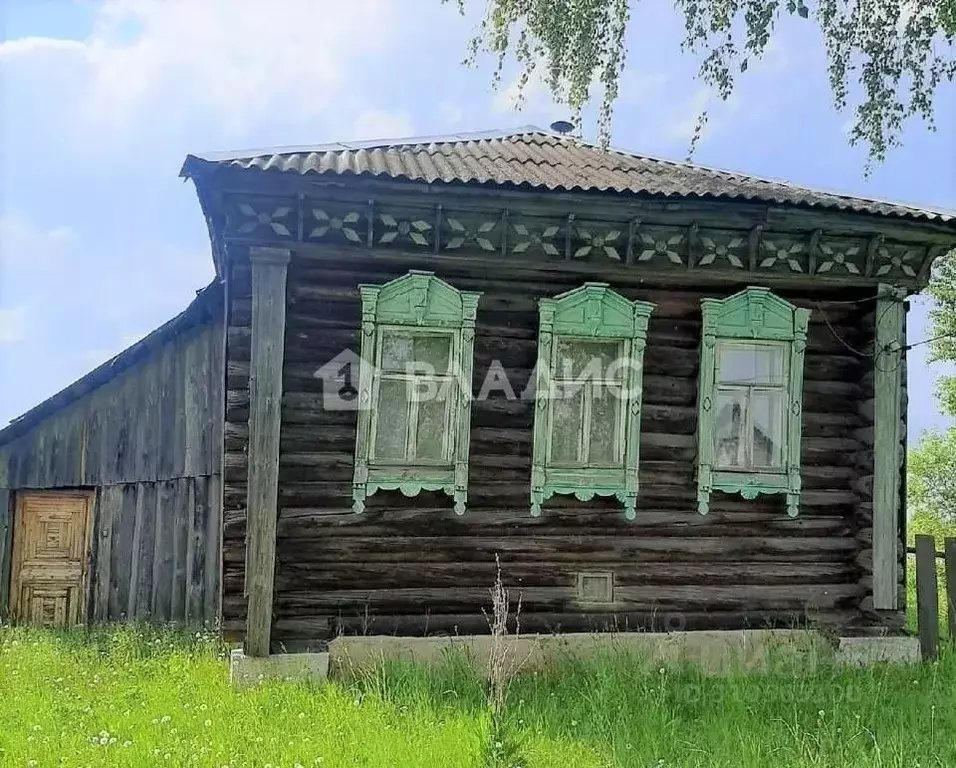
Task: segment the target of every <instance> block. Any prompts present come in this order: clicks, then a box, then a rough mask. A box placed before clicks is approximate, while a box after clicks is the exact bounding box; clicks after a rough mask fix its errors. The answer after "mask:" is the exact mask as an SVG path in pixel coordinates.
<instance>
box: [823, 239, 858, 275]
mask: <svg viewBox="0 0 956 768" xmlns="http://www.w3.org/2000/svg"><path fill="white" fill-rule="evenodd" d="M818 249H819V251H820V253H819V255H818V256H817V269H816V273H817V274H831V275H834V276H835V275H839V274H844V275H856V276H862V275H864V274H865V272H864V270H865V269H866V243H864V242H863V241H862V240H851V239H849V238H843V237H841V238H832V239H829V240H823V241H821V242H820V245H819V246H818Z"/></svg>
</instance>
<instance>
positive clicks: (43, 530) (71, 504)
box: [10, 490, 93, 627]
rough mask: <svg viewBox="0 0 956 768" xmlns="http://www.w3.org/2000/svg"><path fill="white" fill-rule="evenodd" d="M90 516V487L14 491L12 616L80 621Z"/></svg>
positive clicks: (55, 622) (42, 621) (37, 621)
mask: <svg viewBox="0 0 956 768" xmlns="http://www.w3.org/2000/svg"><path fill="white" fill-rule="evenodd" d="M92 516H93V493H92V492H91V491H73V490H71V491H27V492H22V493H17V494H16V506H15V511H14V519H13V525H14V528H13V552H12V558H11V570H10V616H11V618H12V619H13V620H14V621H15V622H19V623H23V624H34V625H38V626H50V627H68V626H73V625H76V624H82V623H83V620H84V609H83V606H85V605H86V597H87V590H88V581H89V579H88V572H89V552H90V536H91V534H92V527H93V522H92Z"/></svg>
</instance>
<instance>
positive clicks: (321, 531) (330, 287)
mask: <svg viewBox="0 0 956 768" xmlns="http://www.w3.org/2000/svg"><path fill="white" fill-rule="evenodd" d="M410 268H417V269H434V270H435V271H436V273H437V274H438V275H439V276H440V277H442V278H443V279H446V280H448V281H449V282H451V283H452V284H453V285H455V286H456V287H457V288H460V289H463V290H477V291H483V292H484V295H483V296H482V299H481V301H480V303H479V308H478V329H477V336H476V341H475V375H474V382H473V389H474V392H475V393H477V392H478V390H479V388H480V386H481V383H482V381H483V379H484V377H485V375H486V373H487V371H488V367H489V365H490V364H491V362H492V361H493V360H495V359H498V360H500V361H501V363H502V364H503V365H504V367H505V369H506V370H507V371H508V372H509V376H510V378H511V381H512V382H513V384H514V387H515V390H516V392H519V393H520V391H521V390H522V389H523V388H524V387H525V385H526V384H527V382H528V379H529V376H530V373H531V370H532V368H533V366H534V363H535V358H536V344H537V301H538V299H539V298H541V297H545V296H554V295H555V294H558V293H560V292H562V291H565V290H568V289H571V288H574V287H575V286H577V285H579V284H580V283H581V282H582V281H583V280H585V279H587V278H586V277H585V276H583V275H582V276H577V275H571V274H568V273H567V272H560V271H557V270H549V269H547V268H546V267H544V268H537V269H531V268H524V269H522V268H521V267H520V266H515V265H514V264H511V265H502V266H501V267H500V268H495V269H487V270H482V271H478V270H475V269H474V268H471V267H469V266H468V265H467V264H466V263H462V264H460V265H454V264H450V263H449V262H443V263H441V264H439V265H437V267H436V265H435V263H434V262H430V261H428V260H427V259H424V258H422V257H421V256H417V255H412V254H409V255H408V257H407V258H404V259H402V260H401V261H400V262H399V261H398V260H390V261H385V260H376V259H372V258H370V257H368V256H367V255H360V254H357V253H355V252H349V253H338V254H337V253H335V252H334V251H331V250H327V251H317V250H311V251H309V252H306V253H296V254H294V256H293V261H292V264H291V267H290V274H289V305H288V310H287V319H288V322H287V331H286V354H285V363H284V368H283V374H284V380H283V391H284V394H283V400H282V433H281V457H280V487H279V505H280V514H279V526H278V545H277V546H278V553H277V572H276V595H275V602H274V613H275V619H276V621H275V624H274V628H273V638H274V644H275V643H282V644H284V645H286V646H287V647H289V646H291V645H294V644H296V643H304V644H308V643H310V642H313V641H316V640H320V639H321V638H323V637H328V636H330V635H332V634H335V633H342V632H345V633H351V632H384V633H395V632H397V633H401V634H421V633H431V632H455V631H458V632H481V631H487V624H486V620H485V618H484V616H483V615H482V614H481V608H482V607H484V608H487V604H488V602H489V600H488V597H489V595H488V588H489V586H490V585H491V583H492V580H493V577H494V567H495V566H494V557H495V553H500V556H501V560H502V570H503V577H504V580H505V583H506V586H508V587H509V588H510V589H511V590H512V596H513V597H515V596H516V595H517V593H519V592H520V594H521V598H522V611H523V616H522V622H521V623H522V627H523V628H524V629H528V630H543V631H550V630H556V629H564V630H581V629H587V628H611V627H617V628H628V627H629V628H637V627H669V628H687V629H694V628H725V627H726V628H730V627H747V626H749V627H760V626H767V625H775V626H781V625H782V626H791V625H794V624H799V623H803V622H806V621H808V620H809V621H812V622H815V623H818V624H832V625H839V626H842V627H846V626H851V625H859V624H869V623H874V622H877V621H884V620H885V617H883V618H880V617H874V616H873V612H872V610H870V611H867V606H866V600H867V599H868V596H869V594H870V593H871V591H872V532H871V530H872V529H871V527H870V526H871V521H872V504H871V498H872V492H873V477H872V476H873V454H872V442H873V421H872V419H873V414H872V372H871V370H870V369H871V360H870V359H869V358H867V357H861V356H859V355H857V354H855V353H854V352H852V351H851V350H850V348H852V349H853V350H858V351H859V350H862V351H866V350H867V348H868V346H870V345H872V342H873V327H874V314H873V313H874V304H873V302H866V301H863V303H859V304H856V303H852V302H855V301H857V300H863V299H865V298H866V297H867V296H868V295H871V294H870V292H864V291H862V290H861V289H855V290H854V291H849V290H837V289H833V288H831V289H830V290H829V291H828V292H827V293H820V294H807V293H805V292H804V293H801V292H794V291H787V290H781V291H780V294H781V295H782V296H783V297H785V298H787V299H788V300H791V301H794V302H795V303H797V304H798V305H800V306H806V307H809V308H810V309H811V310H812V315H811V323H810V331H809V340H808V350H807V355H806V365H805V368H806V370H805V379H806V384H805V393H804V409H805V410H804V417H803V425H804V426H803V457H802V459H803V488H804V491H803V495H802V505H801V511H800V515H799V516H798V517H797V518H795V519H790V518H788V517H787V515H786V512H785V508H784V500H783V497H780V496H777V497H762V498H759V499H758V500H756V501H745V500H743V499H742V498H740V497H737V496H724V495H722V494H716V495H715V496H714V499H713V504H712V511H711V513H710V515H708V516H706V517H701V516H700V515H698V514H697V512H696V485H695V458H696V436H695V432H696V421H697V417H696V398H697V373H698V358H699V344H700V300H701V298H703V297H704V296H726V295H729V294H730V293H732V292H734V291H736V290H739V289H740V288H742V287H743V285H739V286H729V285H728V286H724V287H723V288H720V287H714V285H713V284H711V285H710V286H707V285H698V286H695V285H692V284H688V285H686V286H682V287H680V288H677V287H676V286H671V285H657V286H655V285H650V284H645V285H640V281H639V277H626V276H625V274H626V273H623V272H622V280H625V279H626V280H628V282H619V283H616V284H613V287H614V288H615V289H617V290H620V291H621V292H622V293H623V294H624V295H626V296H627V297H628V298H631V299H643V300H647V301H651V302H654V303H656V304H657V308H656V310H655V311H654V313H653V315H652V316H651V321H650V329H649V335H648V343H647V351H646V357H645V370H644V411H643V421H642V426H641V466H640V496H639V498H638V513H637V519H636V520H635V521H634V522H628V521H626V520H625V519H624V516H623V514H622V512H621V510H620V506H619V504H617V503H616V502H615V501H613V500H605V499H596V500H594V501H591V502H587V503H582V502H579V501H577V500H575V499H573V498H569V497H555V499H553V500H552V501H550V502H549V503H548V505H547V506H546V508H545V511H544V513H543V515H542V516H541V517H540V518H532V517H531V516H530V514H529V511H528V505H529V501H528V488H529V479H530V465H531V433H532V407H531V403H529V402H523V401H521V400H520V399H519V400H508V399H507V398H506V397H505V395H504V394H503V393H502V392H500V391H499V392H497V393H495V394H493V395H492V397H491V398H490V399H488V400H487V401H485V402H475V403H474V406H473V411H472V428H471V461H470V477H469V503H468V510H467V512H466V513H465V515H464V516H463V517H457V516H456V515H455V514H454V513H453V511H452V509H451V507H452V505H451V503H450V501H449V500H448V499H447V498H445V497H443V496H442V495H440V494H432V493H423V494H422V495H420V496H418V497H416V498H412V499H407V498H405V497H403V496H402V495H401V494H400V493H398V492H392V493H389V492H379V493H378V494H376V495H375V496H373V497H372V498H371V499H370V500H369V505H368V510H367V511H366V512H365V513H364V514H363V515H356V514H354V513H352V512H351V509H350V507H351V480H352V469H353V467H352V459H353V450H354V438H355V421H356V418H355V413H354V412H341V411H325V410H324V409H323V407H322V394H321V387H322V384H321V382H320V381H319V380H317V379H316V378H315V377H314V375H313V374H314V371H315V370H316V369H317V368H318V367H320V366H321V365H322V364H324V363H325V362H327V361H328V360H329V359H331V358H332V357H334V356H335V355H337V354H338V353H339V352H341V351H342V350H343V349H345V348H350V349H353V350H356V351H357V350H358V336H359V330H358V329H359V316H360V303H359V300H358V293H357V289H356V286H357V285H358V284H359V283H363V282H368V283H383V282H385V281H387V280H389V279H392V278H394V277H397V276H399V275H400V274H403V273H404V271H405V270H407V269H410ZM872 293H875V291H873V292H872ZM230 296H231V299H230V302H229V306H228V310H227V311H228V323H229V326H228V333H227V395H226V397H227V405H226V424H225V449H224V450H225V453H224V462H225V464H224V467H225V469H224V473H225V474H224V532H223V538H224V541H223V558H224V566H223V567H224V573H223V619H224V625H225V627H226V628H227V629H230V630H233V631H239V630H241V629H242V627H243V622H244V612H245V601H244V598H243V567H244V536H245V511H244V505H245V498H246V463H245V451H246V446H247V441H248V427H247V422H248V416H249V393H248V381H249V352H250V346H249V342H250V319H251V303H250V272H249V266H248V263H242V262H241V261H237V262H235V263H234V265H233V266H232V267H231V276H230ZM828 323H829V325H828ZM589 570H599V571H612V572H613V573H614V580H615V592H614V598H615V601H614V602H613V603H612V604H606V605H599V606H595V605H582V604H579V603H578V602H577V601H576V592H575V583H576V575H577V573H578V572H580V571H589ZM870 603H871V605H872V600H870Z"/></svg>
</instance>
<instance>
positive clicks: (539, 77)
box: [491, 67, 569, 123]
mask: <svg viewBox="0 0 956 768" xmlns="http://www.w3.org/2000/svg"><path fill="white" fill-rule="evenodd" d="M491 108H492V111H493V112H497V113H499V114H505V113H508V112H523V113H527V114H528V115H529V117H531V118H532V119H536V120H541V121H543V122H545V123H551V122H553V121H554V120H567V119H568V113H569V110H568V107H566V106H564V105H562V104H558V103H556V102H555V100H554V97H553V96H552V95H551V89H550V88H549V87H548V84H547V83H546V82H545V79H544V75H543V70H542V68H541V67H538V68H537V69H535V71H534V73H532V75H531V77H530V78H529V79H528V82H527V83H525V85H524V88H521V78H520V76H516V77H515V78H514V79H513V80H512V81H511V82H510V83H509V84H508V85H507V86H506V87H505V88H503V89H499V90H498V91H496V92H495V95H494V97H493V98H492V101H491Z"/></svg>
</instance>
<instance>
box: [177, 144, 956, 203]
mask: <svg viewBox="0 0 956 768" xmlns="http://www.w3.org/2000/svg"><path fill="white" fill-rule="evenodd" d="M207 164H212V165H216V166H232V167H235V168H241V169H249V170H259V171H267V172H280V173H294V174H300V175H308V174H329V175H333V174H334V175H340V176H346V175H350V174H351V175H356V176H386V177H389V178H393V179H408V180H411V181H420V182H429V183H432V182H447V183H455V182H457V183H477V184H493V185H514V186H520V187H530V188H536V189H545V190H555V191H558V190H560V191H569V192H570V191H598V192H617V193H633V194H649V195H662V196H665V197H711V198H725V199H726V198H730V199H740V200H752V201H759V202H772V203H779V204H789V205H810V206H817V207H823V208H836V209H840V210H845V211H856V212H861V213H871V214H878V215H884V216H904V217H908V218H918V219H926V220H931V221H939V222H953V221H956V213H954V212H952V211H941V210H930V209H926V208H920V207H916V206H910V205H902V204H898V203H891V202H885V201H881V200H871V199H867V198H861V197H852V196H849V195H841V194H837V193H833V192H825V191H819V190H813V189H808V188H805V187H799V186H796V185H794V184H789V183H787V182H783V181H773V180H769V179H761V178H757V177H755V176H747V175H743V174H739V173H732V172H730V171H722V170H717V169H713V168H707V167H704V166H700V165H692V164H689V163H676V162H673V161H669V160H661V159H658V158H654V157H648V156H645V155H637V154H634V153H632V152H625V151H622V150H618V149H608V150H603V149H601V148H600V147H598V146H596V145H593V144H589V143H587V142H584V141H581V140H580V139H576V138H573V137H570V136H565V135H561V134H558V133H553V132H551V131H547V130H544V129H542V128H537V127H535V126H525V127H522V128H517V129H514V130H510V131H497V130H496V131H481V132H476V133H458V134H449V135H445V136H420V137H416V138H406V139H385V140H376V141H362V142H347V143H345V142H342V143H333V144H321V145H316V146H297V147H275V148H272V149H265V150H248V151H244V152H229V153H211V154H207V155H201V156H199V155H190V156H189V157H187V158H186V163H185V165H184V166H183V171H182V174H183V175H184V176H193V175H195V174H196V172H197V171H198V170H199V169H200V168H201V167H202V166H204V165H207Z"/></svg>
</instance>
